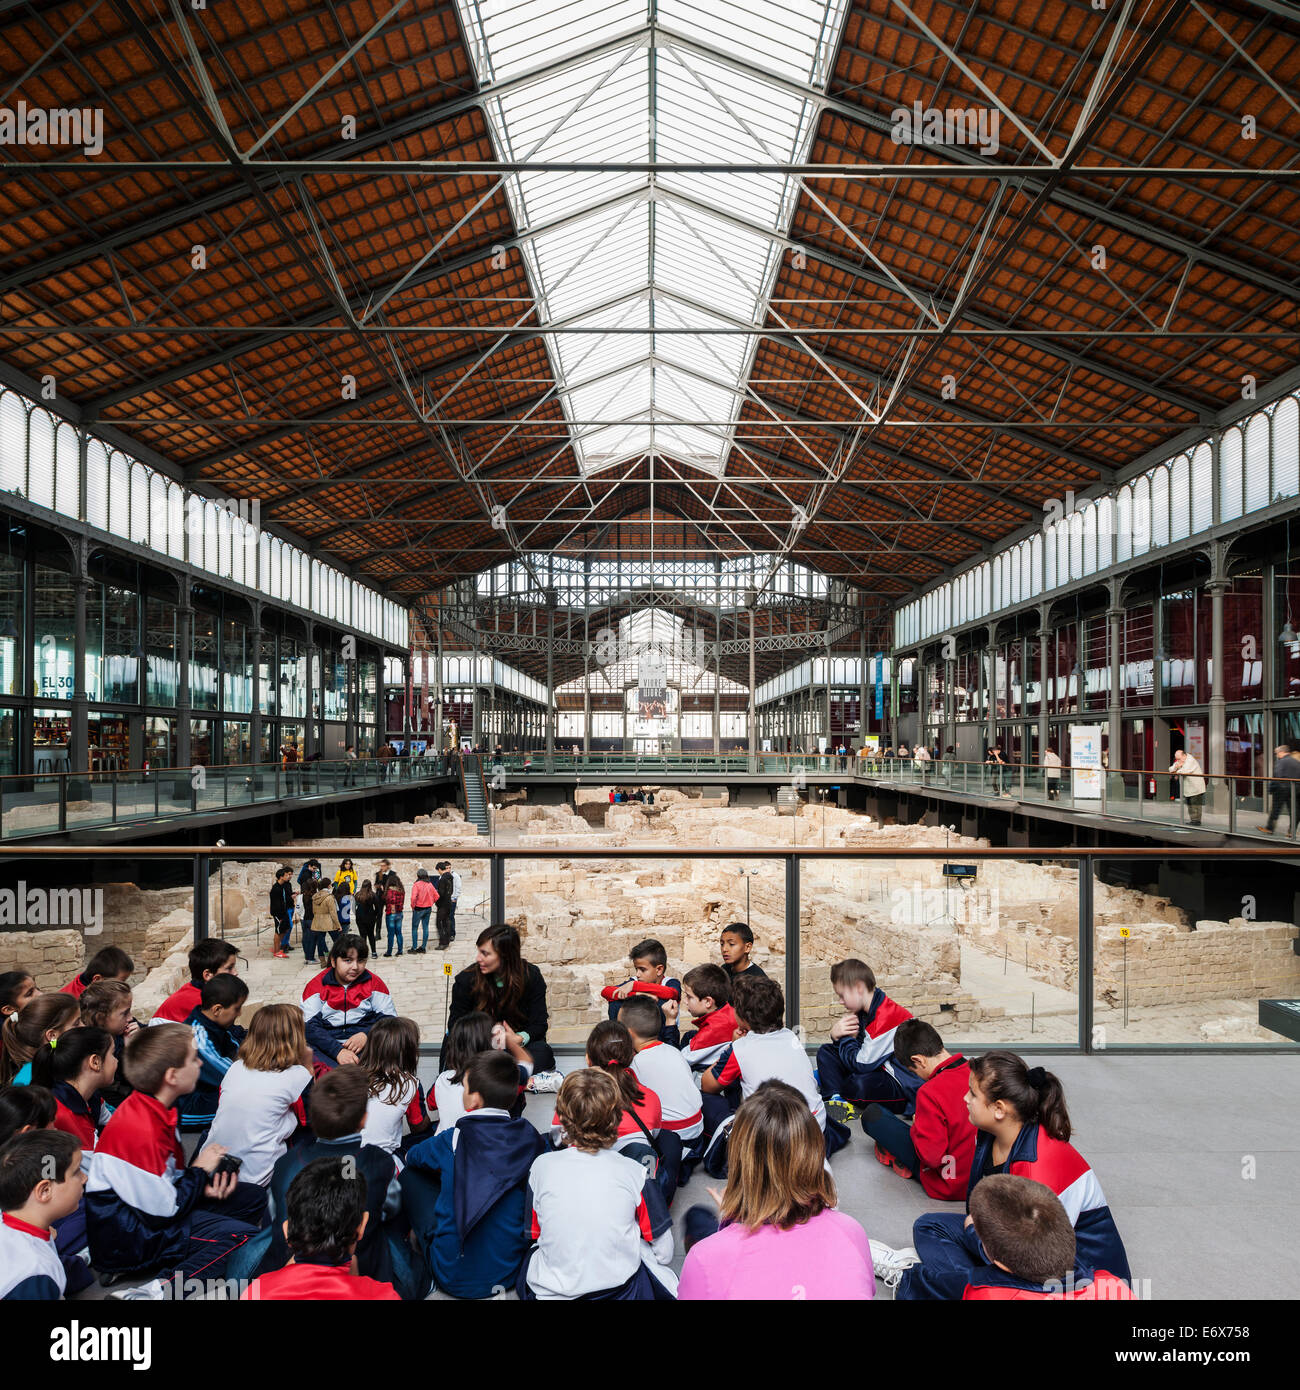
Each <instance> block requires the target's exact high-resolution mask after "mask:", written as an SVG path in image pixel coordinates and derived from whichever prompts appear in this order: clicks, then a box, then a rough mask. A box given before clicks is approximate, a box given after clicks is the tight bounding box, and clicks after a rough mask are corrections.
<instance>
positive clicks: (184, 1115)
mask: <svg viewBox="0 0 1300 1390" xmlns="http://www.w3.org/2000/svg"><path fill="white" fill-rule="evenodd" d="M247 998H248V986H247V985H246V984H245V983H244V982H243V980H241V979H240V978H239V976H238V975H230V974H226V973H222V974H218V975H213V976H211V977H210V978H209V979H206V980H204V982H203V988H202V990H201V991H200V993H199V1004H198V1007H197V1008H195V1009H193V1010H191V1012H190V1015H189V1017H188V1018H187V1019H186V1020H185V1024H186V1026H187V1027H188V1028H189V1029H190V1030H191V1032H193V1034H194V1045H195V1047H197V1048H198V1050H199V1080H198V1084H197V1085H196V1086H195V1087H194V1089H193V1090H192V1091H191V1092H190V1094H189V1095H188V1096H182V1097H181V1098H180V1099H179V1100H178V1101H177V1103H176V1108H177V1110H178V1111H179V1112H180V1117H181V1128H182V1129H207V1128H208V1127H209V1126H210V1125H211V1124H212V1121H213V1120H214V1119H216V1115H217V1099H218V1097H219V1095H220V1092H221V1083H222V1081H223V1080H224V1079H225V1075H226V1073H227V1072H228V1071H229V1070H230V1068H231V1066H232V1065H233V1064H234V1061H235V1058H236V1057H238V1056H239V1049H240V1046H241V1045H242V1043H243V1041H244V1036H245V1033H246V1031H247V1030H246V1029H243V1028H241V1027H240V1026H239V1024H238V1023H237V1022H236V1020H237V1019H238V1018H239V1012H240V1010H241V1009H242V1008H243V1007H244V1001H245V1000H246V999H247Z"/></svg>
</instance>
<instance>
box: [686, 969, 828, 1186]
mask: <svg viewBox="0 0 1300 1390" xmlns="http://www.w3.org/2000/svg"><path fill="white" fill-rule="evenodd" d="M764 1081H784V1082H785V1083H786V1085H787V1086H793V1087H794V1088H795V1090H796V1091H799V1092H800V1093H801V1094H802V1095H803V1096H804V1098H805V1099H806V1100H807V1102H808V1108H809V1110H811V1111H812V1115H813V1119H815V1120H816V1121H817V1124H818V1126H819V1127H820V1128H821V1129H822V1131H823V1132H825V1133H826V1152H827V1157H829V1156H830V1155H831V1154H832V1153H834V1152H835V1151H836V1150H837V1149H839V1148H840V1147H841V1146H842V1143H843V1141H842V1139H840V1138H839V1137H838V1136H836V1135H834V1134H833V1133H831V1132H827V1126H826V1106H825V1105H824V1103H823V1102H822V1098H821V1096H820V1095H818V1093H817V1083H816V1081H815V1080H814V1078H813V1069H812V1063H811V1062H809V1060H808V1054H807V1053H806V1052H805V1051H804V1048H803V1043H802V1042H801V1041H800V1040H799V1038H798V1037H797V1036H796V1035H795V1034H794V1033H793V1032H792V1031H791V1030H790V1029H789V1028H787V1027H785V995H784V994H783V993H782V991H781V986H780V985H778V984H777V982H776V981H775V980H769V979H767V978H764V979H761V980H754V979H749V980H746V981H745V982H744V986H743V988H742V989H740V990H738V991H737V995H736V1040H735V1042H734V1043H733V1044H732V1045H731V1048H730V1050H729V1051H728V1052H727V1053H726V1054H725V1055H724V1056H723V1058H722V1059H721V1060H720V1061H719V1062H718V1063H717V1064H716V1065H715V1066H714V1067H712V1068H711V1069H710V1070H709V1071H706V1072H705V1073H704V1075H703V1076H702V1077H701V1078H700V1090H701V1091H702V1092H703V1093H704V1094H705V1096H706V1097H708V1096H716V1095H720V1094H722V1093H723V1092H724V1091H726V1089H727V1088H728V1087H729V1086H731V1085H733V1084H738V1085H739V1086H740V1091H741V1098H742V1100H744V1099H748V1097H750V1096H752V1095H753V1094H754V1092H755V1091H756V1090H757V1089H758V1088H759V1087H760V1086H761V1085H762V1084H763V1082H764ZM734 1118H735V1116H734V1114H732V1115H728V1116H727V1118H726V1120H725V1121H723V1122H722V1123H721V1124H719V1125H718V1127H717V1129H716V1130H715V1132H714V1135H713V1138H712V1139H711V1140H710V1141H709V1147H708V1149H707V1150H706V1151H705V1155H704V1168H705V1171H706V1172H708V1173H709V1174H711V1175H712V1176H713V1177H715V1178H724V1177H726V1175H727V1146H726V1135H727V1131H728V1130H729V1129H730V1127H731V1122H732V1120H733V1119H734Z"/></svg>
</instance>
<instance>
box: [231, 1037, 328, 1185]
mask: <svg viewBox="0 0 1300 1390" xmlns="http://www.w3.org/2000/svg"><path fill="white" fill-rule="evenodd" d="M310 1083H311V1072H309V1071H308V1070H307V1068H306V1067H302V1066H293V1067H287V1068H286V1069H285V1070H284V1071H252V1070H250V1069H249V1068H248V1067H246V1066H245V1065H244V1064H243V1062H241V1061H238V1060H236V1061H235V1062H234V1064H233V1065H232V1066H231V1068H230V1070H229V1071H228V1072H227V1073H226V1076H225V1080H224V1081H222V1083H221V1095H220V1098H219V1099H218V1101H217V1117H216V1119H215V1120H213V1121H212V1129H211V1130H210V1131H209V1133H208V1142H209V1143H210V1144H224V1145H225V1146H226V1148H227V1149H228V1150H229V1151H230V1152H231V1153H232V1154H233V1155H234V1156H235V1157H236V1158H242V1159H243V1161H244V1166H243V1167H242V1168H241V1169H240V1170H239V1181H240V1182H255V1183H260V1184H261V1185H262V1186H263V1187H265V1186H266V1184H267V1183H269V1182H270V1181H271V1169H272V1168H274V1167H275V1164H276V1160H277V1159H278V1158H279V1157H280V1156H281V1154H283V1153H284V1152H285V1149H286V1148H287V1147H288V1145H287V1140H288V1138H289V1136H290V1135H291V1134H292V1133H293V1132H294V1130H295V1129H296V1128H297V1127H298V1117H297V1116H296V1115H295V1114H294V1112H293V1104H294V1102H295V1101H296V1100H297V1099H298V1098H299V1096H301V1095H302V1093H303V1092H304V1091H305V1090H306V1089H307V1087H308V1085H309V1084H310Z"/></svg>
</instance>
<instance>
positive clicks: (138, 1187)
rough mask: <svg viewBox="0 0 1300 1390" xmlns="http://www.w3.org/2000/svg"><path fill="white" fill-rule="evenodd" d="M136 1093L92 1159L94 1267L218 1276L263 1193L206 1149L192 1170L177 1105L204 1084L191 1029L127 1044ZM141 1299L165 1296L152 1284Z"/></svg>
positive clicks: (215, 1148) (103, 1271) (174, 1028)
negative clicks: (179, 1134)
mask: <svg viewBox="0 0 1300 1390" xmlns="http://www.w3.org/2000/svg"><path fill="white" fill-rule="evenodd" d="M125 1066H126V1074H127V1080H128V1081H130V1083H131V1085H132V1086H134V1087H135V1088H136V1089H135V1090H134V1091H132V1092H131V1094H130V1095H129V1096H127V1098H126V1099H125V1100H124V1101H123V1102H122V1104H121V1105H120V1106H119V1107H118V1108H117V1109H116V1110H115V1111H114V1112H113V1116H112V1118H111V1119H110V1120H109V1122H108V1123H107V1124H106V1125H105V1126H104V1130H103V1133H102V1134H101V1135H100V1136H99V1143H98V1145H97V1146H96V1148H95V1152H94V1154H93V1155H92V1157H91V1160H90V1176H89V1179H88V1180H87V1183H86V1230H87V1233H88V1235H89V1237H90V1255H91V1260H90V1262H91V1265H92V1266H93V1267H94V1268H95V1269H97V1270H98V1271H99V1272H100V1275H101V1278H102V1277H103V1276H104V1275H119V1276H125V1275H135V1274H162V1275H163V1276H164V1277H166V1276H170V1275H171V1273H172V1272H173V1271H176V1270H179V1271H181V1272H182V1273H183V1274H184V1275H185V1276H186V1277H187V1278H191V1277H192V1278H197V1277H198V1276H200V1275H206V1276H207V1277H208V1278H214V1279H215V1278H220V1277H221V1276H222V1274H223V1272H224V1270H225V1265H226V1261H227V1259H229V1257H230V1255H231V1254H232V1253H233V1252H234V1251H235V1250H237V1249H238V1248H239V1247H240V1246H241V1245H243V1243H244V1242H245V1241H246V1240H247V1239H248V1238H249V1237H250V1236H251V1235H253V1234H254V1233H255V1232H256V1231H257V1230H258V1228H259V1227H260V1226H262V1225H263V1224H264V1223H265V1221H266V1190H265V1189H264V1188H261V1187H258V1186H256V1185H255V1184H252V1183H241V1182H239V1181H238V1179H237V1178H236V1176H235V1173H234V1171H233V1170H229V1169H223V1171H220V1172H218V1169H219V1168H221V1167H222V1164H221V1160H222V1159H223V1158H224V1157H225V1156H226V1150H225V1149H224V1148H223V1147H222V1146H221V1145H220V1144H209V1145H208V1146H207V1147H206V1148H204V1149H202V1150H201V1151H200V1152H199V1153H198V1154H197V1155H196V1157H195V1158H194V1160H193V1161H192V1162H191V1163H190V1164H189V1165H188V1166H187V1165H186V1163H185V1154H184V1151H183V1150H182V1149H181V1146H180V1141H179V1139H178V1138H177V1134H176V1120H177V1115H176V1102H177V1100H179V1099H180V1097H181V1096H187V1095H189V1093H190V1092H191V1091H192V1090H193V1089H194V1087H195V1085H196V1084H197V1082H198V1079H199V1053H198V1048H197V1047H196V1046H195V1045H194V1033H193V1031H192V1030H191V1029H189V1028H186V1027H185V1026H184V1024H180V1023H160V1024H159V1025H158V1027H157V1028H141V1029H140V1030H139V1031H138V1032H136V1033H134V1034H132V1036H131V1037H130V1039H129V1040H128V1041H127V1044H126V1054H125ZM145 1296H146V1297H152V1298H163V1297H164V1296H165V1293H164V1288H163V1285H162V1282H161V1281H160V1280H159V1279H157V1278H155V1279H154V1280H153V1281H152V1283H151V1284H150V1285H147V1286H146V1289H145Z"/></svg>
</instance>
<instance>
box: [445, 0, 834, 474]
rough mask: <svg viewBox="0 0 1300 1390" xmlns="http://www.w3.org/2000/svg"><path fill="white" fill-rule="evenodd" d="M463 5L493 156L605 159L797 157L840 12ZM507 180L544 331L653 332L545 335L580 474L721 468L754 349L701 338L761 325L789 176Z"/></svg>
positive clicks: (811, 7)
mask: <svg viewBox="0 0 1300 1390" xmlns="http://www.w3.org/2000/svg"><path fill="white" fill-rule="evenodd" d="M459 3H460V11H461V17H462V22H463V24H464V27H465V32H466V34H467V35H468V36H469V40H470V48H471V53H472V55H473V58H474V62H475V64H476V67H477V70H478V75H479V80H480V83H481V85H482V87H483V90H484V94H485V98H486V100H485V110H486V112H487V115H488V119H489V123H490V125H491V127H492V131H493V136H494V140H495V143H496V146H497V149H498V152H499V154H500V156H501V157H502V158H503V159H509V160H513V161H517V162H549V163H565V162H584V163H597V164H620V163H649V162H652V161H654V160H658V161H660V162H664V163H672V162H678V163H691V162H697V163H711V162H712V163H719V164H747V163H748V164H771V163H783V162H799V161H800V160H801V159H803V158H804V157H805V156H806V153H807V149H808V146H809V144H810V142H811V139H812V134H813V131H814V128H815V125H816V115H817V110H818V104H817V103H818V97H819V93H820V91H821V89H822V87H823V86H824V82H825V78H826V75H827V73H828V71H829V60H830V56H831V54H832V53H833V50H834V46H835V44H836V43H837V42H838V37H839V33H840V29H841V27H842V24H843V21H844V16H845V13H846V11H847V6H848V0H829V3H828V2H827V0H785V3H776V0H743V3H741V2H740V0H710V3H709V4H707V5H703V4H691V3H687V0H659V3H658V4H657V6H656V7H655V9H654V10H653V11H652V10H651V9H650V7H649V6H648V4H647V0H641V3H634V2H633V0H612V3H604V0H510V2H507V0H487V3H474V0H459ZM652 15H653V18H652ZM769 74H770V75H771V77H769V76H768V75H769ZM772 77H774V78H777V79H780V80H779V81H773V80H771V78H772ZM502 84H508V87H507V88H506V89H504V90H497V91H496V92H495V93H494V88H496V89H501V88H502ZM652 93H653V98H652V95H651V94H652ZM652 107H653V109H652ZM505 186H506V190H507V195H508V197H509V200H510V204H511V208H512V211H513V214H514V217H515V220H516V223H517V226H518V228H519V230H520V232H521V234H523V235H524V236H525V237H527V238H529V239H528V240H526V241H525V243H524V246H523V254H524V261H525V265H526V267H527V269H528V273H529V276H530V279H531V281H532V285H533V291H534V294H535V295H536V297H537V304H538V315H537V317H538V320H539V321H540V322H541V323H542V325H543V326H555V327H558V328H561V329H562V328H565V327H580V328H584V329H586V328H591V327H598V328H610V329H616V328H617V329H627V328H637V329H644V330H645V332H644V333H634V334H633V333H627V332H617V333H616V332H611V333H609V334H608V335H603V334H592V333H589V332H584V333H582V334H569V335H566V334H564V333H563V332H559V333H556V334H555V335H553V336H552V337H550V338H549V339H548V346H549V351H550V355H551V360H552V363H553V366H554V370H555V373H556V378H557V384H558V386H559V388H560V389H559V392H558V394H559V399H560V402H561V404H562V407H563V409H564V411H565V414H566V417H567V418H568V420H569V421H570V423H571V429H572V432H573V446H574V451H575V454H576V456H577V458H578V462H579V466H580V468H582V469H583V470H585V471H594V470H597V469H602V468H608V467H610V466H612V465H613V464H614V463H615V462H618V461H621V460H623V459H625V458H629V457H636V456H637V455H638V454H648V455H659V456H668V457H672V458H676V459H678V460H680V461H681V462H684V463H687V464H690V465H691V466H693V467H697V468H701V469H704V470H706V471H708V472H710V473H713V474H720V473H721V472H722V471H723V470H724V468H725V464H726V459H727V455H728V451H729V449H730V447H731V440H732V436H733V433H734V424H735V421H736V418H737V416H738V413H739V410H740V407H741V404H742V403H743V400H744V391H743V387H744V383H745V381H746V380H747V378H748V373H749V370H750V366H751V364H752V361H753V357H754V353H755V350H756V347H757V338H756V337H754V336H752V335H742V334H735V333H732V334H727V335H723V336H717V335H710V334H709V333H708V332H707V330H708V329H709V328H710V327H735V326H746V325H750V324H753V325H756V326H757V325H759V324H761V323H762V322H763V321H764V320H765V317H766V313H767V305H768V301H769V299H770V295H771V287H772V284H773V281H774V278H775V274H776V271H777V268H778V266H779V261H780V255H781V251H782V247H781V245H780V242H779V241H778V238H779V237H780V236H781V234H782V233H783V232H784V230H785V228H786V227H787V226H788V225H789V219H790V217H791V215H792V212H793V207H794V202H795V198H796V196H797V191H798V186H797V184H796V183H795V182H794V181H792V180H788V179H786V178H784V177H782V176H781V175H779V174H771V173H748V174H735V175H712V176H705V175H654V176H650V175H647V174H640V173H635V172H628V173H621V174H602V173H578V172H573V173H564V172H546V173H543V172H538V171H535V170H534V171H531V172H525V173H523V174H520V175H513V176H510V177H509V178H507V179H506V181H505ZM638 190H640V191H641V192H642V194H643V198H642V199H640V200H638V199H637V197H636V193H637V191H638ZM651 199H653V202H652V201H651ZM667 327H678V328H680V327H687V328H692V329H696V330H699V332H698V333H697V334H693V335H685V334H668V333H656V332H655V329H657V328H667ZM588 420H602V421H609V422H611V423H609V424H604V425H595V426H591V425H587V424H584V423H583V422H584V421H588ZM682 421H688V422H690V421H707V422H709V423H707V424H693V423H687V424H683V423H681V422H682Z"/></svg>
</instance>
